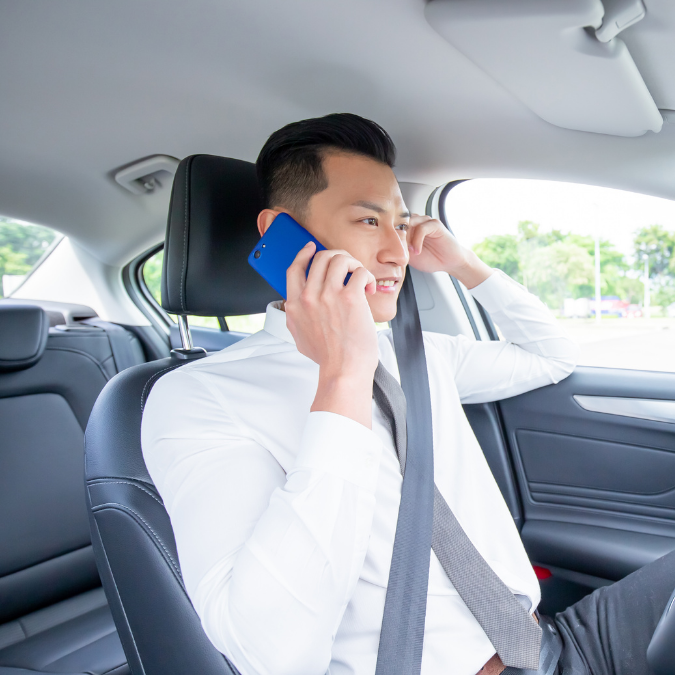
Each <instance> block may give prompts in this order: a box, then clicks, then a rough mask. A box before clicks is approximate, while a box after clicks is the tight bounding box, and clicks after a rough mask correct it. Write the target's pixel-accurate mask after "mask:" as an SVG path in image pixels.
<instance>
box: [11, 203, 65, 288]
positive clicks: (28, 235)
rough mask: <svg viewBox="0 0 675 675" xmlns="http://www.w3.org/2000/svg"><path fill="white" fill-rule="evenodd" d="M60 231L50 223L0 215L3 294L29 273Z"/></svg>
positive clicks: (58, 237) (58, 236) (18, 284)
mask: <svg viewBox="0 0 675 675" xmlns="http://www.w3.org/2000/svg"><path fill="white" fill-rule="evenodd" d="M60 238H61V235H59V234H58V233H57V232H55V231H54V230H52V229H51V228H49V227H43V226H42V225H33V224H32V223H25V222H23V221H19V220H13V219H11V218H4V217H2V216H0V278H1V279H2V288H0V291H1V292H2V297H3V298H6V297H8V296H9V295H10V294H11V293H12V292H13V291H15V290H16V289H17V288H18V287H19V286H20V285H21V283H22V282H23V280H24V279H25V278H26V277H27V276H28V274H30V272H31V270H32V269H33V268H34V267H35V266H36V265H37V263H38V262H40V259H41V258H42V256H43V255H44V254H45V252H46V251H47V250H48V249H49V247H50V246H51V245H52V244H53V243H54V242H55V241H56V240H57V239H60Z"/></svg>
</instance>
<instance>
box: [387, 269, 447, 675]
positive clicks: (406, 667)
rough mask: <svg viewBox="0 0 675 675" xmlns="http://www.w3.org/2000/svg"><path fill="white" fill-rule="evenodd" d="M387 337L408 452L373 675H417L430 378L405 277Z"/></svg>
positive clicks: (427, 544)
mask: <svg viewBox="0 0 675 675" xmlns="http://www.w3.org/2000/svg"><path fill="white" fill-rule="evenodd" d="M392 333H393V336H394V349H395V350H396V358H397V360H398V368H399V373H400V375H401V388H402V389H403V393H404V394H405V399H406V403H407V407H406V429H407V451H406V457H405V472H404V474H403V485H402V487H401V503H400V506H399V510H398V522H397V524H396V535H395V537H394V550H393V553H392V558H391V569H390V572H389V583H388V584H387V594H386V598H385V603H384V615H383V618H382V630H381V631H380V644H379V649H378V652H377V666H376V670H375V675H418V674H419V673H420V670H421V667H422V646H423V643H424V620H425V618H426V611H427V589H428V585H429V562H430V558H431V529H432V524H433V517H434V455H433V436H432V424H431V393H430V391H429V375H428V372H427V360H426V356H425V354H424V342H423V338H422V326H421V324H420V317H419V312H418V311H417V300H416V299H415V290H414V288H413V285H412V280H411V278H410V273H408V274H406V276H405V279H404V281H403V286H402V288H401V292H400V294H399V297H398V307H397V312H396V317H395V318H394V320H393V321H392Z"/></svg>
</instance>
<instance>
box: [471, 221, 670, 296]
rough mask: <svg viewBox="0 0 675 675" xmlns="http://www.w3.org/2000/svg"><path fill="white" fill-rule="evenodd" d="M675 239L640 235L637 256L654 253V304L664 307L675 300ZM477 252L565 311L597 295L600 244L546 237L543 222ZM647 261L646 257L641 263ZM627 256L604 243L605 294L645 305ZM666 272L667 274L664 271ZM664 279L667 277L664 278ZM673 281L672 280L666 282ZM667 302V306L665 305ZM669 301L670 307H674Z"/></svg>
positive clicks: (661, 231) (650, 232)
mask: <svg viewBox="0 0 675 675" xmlns="http://www.w3.org/2000/svg"><path fill="white" fill-rule="evenodd" d="M674 250H675V234H674V233H671V232H668V231H667V230H665V228H663V227H661V226H660V225H655V226H651V227H649V228H643V230H640V231H639V232H637V233H636V235H635V251H636V255H642V253H643V252H644V253H648V255H649V256H650V266H651V261H652V258H653V259H654V266H653V268H652V267H650V276H651V277H652V278H655V279H656V278H658V284H656V286H657V287H658V293H660V295H658V294H657V295H655V296H654V300H655V302H658V303H659V304H663V302H665V300H666V299H668V298H669V297H671V296H672V298H673V300H670V302H673V301H674V300H675V257H673V251H674ZM474 251H475V252H476V253H477V254H478V256H479V257H480V258H481V259H482V260H484V261H485V262H486V263H487V264H488V265H490V266H491V267H497V268H499V269H501V270H503V271H504V272H506V273H507V274H508V275H509V276H511V277H513V278H514V279H516V280H517V281H520V282H521V283H522V284H523V285H525V286H526V287H527V288H528V289H529V290H531V291H532V292H533V293H536V294H537V295H538V296H539V297H540V298H541V299H542V300H543V301H544V302H545V303H546V304H547V305H549V307H551V308H552V309H562V306H563V303H564V300H565V298H586V297H593V296H594V294H595V239H594V238H593V237H589V236H586V235H582V234H574V233H564V232H562V231H560V230H552V231H551V232H541V228H540V226H539V225H538V224H537V223H533V222H532V221H529V220H523V221H521V222H520V223H518V234H517V235H512V234H509V235H493V236H491V237H487V238H486V239H484V240H483V241H481V242H480V243H478V244H476V245H475V246H474ZM639 260H641V258H639ZM633 267H638V268H639V265H638V264H637V263H636V264H635V266H633V265H631V264H629V261H628V260H626V256H625V255H624V254H623V253H622V252H621V251H618V250H617V249H616V247H615V246H614V244H613V243H612V242H611V241H609V240H607V239H601V240H600V273H601V283H602V289H601V292H602V295H616V296H618V297H620V298H623V299H624V300H627V301H628V302H631V303H639V302H641V301H642V298H643V296H644V285H643V283H642V281H641V279H640V278H637V277H638V276H639V275H636V274H635V272H632V271H631V270H632V269H633ZM660 270H666V272H660ZM659 274H661V276H660V277H659ZM666 277H667V279H666ZM662 301H663V302H662ZM670 302H668V303H667V304H670Z"/></svg>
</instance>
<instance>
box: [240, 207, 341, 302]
mask: <svg viewBox="0 0 675 675" xmlns="http://www.w3.org/2000/svg"><path fill="white" fill-rule="evenodd" d="M310 241H313V242H314V243H315V244H316V250H317V251H325V250H326V247H325V246H324V245H323V244H321V243H320V242H319V241H318V240H317V239H316V238H315V237H313V236H312V235H311V234H310V233H309V232H307V230H306V229H305V228H304V227H303V226H302V225H300V223H298V222H297V221H296V220H294V219H293V218H291V216H289V215H288V214H287V213H280V214H279V215H278V216H277V217H276V218H275V219H274V220H273V221H272V224H271V225H270V226H269V227H268V228H267V232H265V234H264V235H263V236H262V238H261V239H260V241H259V242H258V243H257V244H256V246H255V248H254V249H253V250H252V251H251V253H250V254H249V256H248V264H249V265H250V266H251V267H252V268H253V269H254V270H255V271H256V272H257V273H258V274H259V275H260V276H261V277H262V278H263V279H264V280H265V281H266V282H267V283H268V284H269V285H270V286H271V287H272V288H273V289H274V290H275V291H276V292H277V293H279V295H281V297H283V298H284V299H286V297H287V293H286V271H287V270H288V268H289V267H290V266H291V264H292V263H293V261H294V260H295V257H296V256H297V255H298V253H300V250H301V249H302V248H303V247H304V246H305V245H306V244H308V243H309V242H310ZM315 255H316V254H315ZM312 260H314V257H312ZM311 265H312V261H311V260H310V262H309V265H307V272H308V273H309V268H310V267H311ZM350 277H351V273H350V274H348V275H347V276H346V277H345V284H346V283H347V282H348V281H349V278H350Z"/></svg>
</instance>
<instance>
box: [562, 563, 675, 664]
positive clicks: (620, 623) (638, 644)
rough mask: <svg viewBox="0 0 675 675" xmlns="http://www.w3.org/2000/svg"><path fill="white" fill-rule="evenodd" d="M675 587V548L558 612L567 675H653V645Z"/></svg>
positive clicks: (563, 661)
mask: <svg viewBox="0 0 675 675" xmlns="http://www.w3.org/2000/svg"><path fill="white" fill-rule="evenodd" d="M673 589H675V551H673V552H672V553H669V554H668V555H665V556H663V558H659V559H658V560H656V561H655V562H653V563H651V564H649V565H646V566H645V567H643V568H642V569H639V570H638V571H637V572H634V573H633V574H631V575H629V576H627V577H626V578H625V579H622V580H621V581H617V582H616V583H615V584H612V585H611V586H605V587H603V588H599V589H598V590H596V591H595V592H594V593H592V594H591V595H589V596H587V597H585V598H584V599H583V600H580V601H579V602H577V603H576V604H574V605H572V606H571V607H568V608H567V609H566V610H565V611H564V612H560V613H559V614H557V615H556V617H555V623H556V625H557V626H558V628H559V630H560V634H561V637H562V640H563V651H562V656H561V659H560V673H561V675H649V672H650V671H649V667H648V666H647V646H648V645H649V642H650V640H651V639H652V635H653V633H654V629H655V628H656V624H657V623H658V622H659V619H660V618H661V615H662V614H663V611H664V609H665V607H666V602H668V599H669V598H670V596H671V594H672V592H673Z"/></svg>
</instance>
